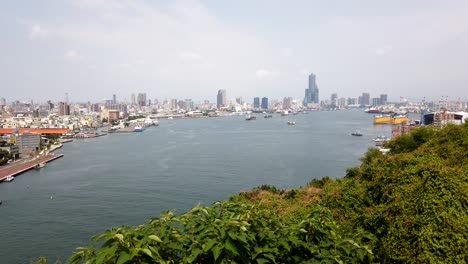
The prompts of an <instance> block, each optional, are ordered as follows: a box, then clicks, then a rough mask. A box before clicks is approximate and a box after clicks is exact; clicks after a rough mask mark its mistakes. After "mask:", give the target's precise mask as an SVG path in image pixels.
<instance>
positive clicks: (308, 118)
mask: <svg viewBox="0 0 468 264" xmlns="http://www.w3.org/2000/svg"><path fill="white" fill-rule="evenodd" d="M372 119H373V116H372V115H370V114H365V113H363V112H362V111H359V110H349V111H329V112H310V113H308V114H298V115H291V116H288V117H281V116H280V115H278V114H275V115H273V118H263V116H262V115H258V116H257V119H256V120H252V121H246V120H245V117H244V116H232V117H219V118H198V119H196V118H195V119H174V120H161V121H160V125H159V126H158V127H150V128H147V129H146V130H145V131H144V132H142V133H124V134H121V133H119V134H110V135H108V136H105V137H99V138H94V139H86V140H74V141H73V142H71V143H67V144H66V145H64V147H63V148H62V149H60V150H59V151H58V153H62V154H64V157H63V158H61V159H59V160H56V161H54V162H51V163H49V164H47V166H46V167H44V168H42V169H39V170H31V171H28V172H26V173H24V174H22V175H20V176H18V177H16V179H15V180H14V181H13V182H11V183H2V184H0V200H2V201H3V204H2V205H0V237H1V239H0V263H4V264H9V263H30V261H31V260H33V259H35V258H37V257H39V256H46V257H47V258H48V260H49V261H50V262H51V263H53V262H54V261H55V260H57V259H60V260H62V261H63V260H66V258H67V257H68V256H70V255H71V253H72V252H73V250H74V249H75V248H76V247H78V246H82V245H87V244H88V243H90V242H89V238H90V237H91V236H93V235H95V234H98V233H100V232H102V231H104V230H106V229H108V228H111V227H114V226H120V225H138V224H143V223H145V222H147V221H148V220H149V219H150V218H151V217H155V216H158V215H159V214H160V213H161V212H162V211H165V210H175V211H176V212H179V213H181V212H184V211H185V210H187V209H189V208H191V207H193V206H195V205H196V204H198V203H201V204H203V205H210V204H211V203H213V202H215V201H218V200H224V199H227V198H229V196H231V195H234V194H237V193H239V191H241V190H246V189H251V188H253V187H255V186H258V185H262V184H269V185H275V186H277V187H281V188H295V187H299V186H302V185H305V184H307V183H308V182H310V181H311V180H312V179H314V178H320V177H322V176H332V177H342V176H343V175H344V174H345V171H346V168H349V167H352V166H357V165H359V157H361V156H362V155H363V154H364V153H365V151H366V150H367V149H368V148H369V147H371V146H373V142H372V139H373V138H374V137H376V136H379V135H386V136H390V134H391V125H373V124H372ZM288 121H294V122H295V125H287V122H288ZM356 129H359V130H360V131H361V132H362V134H363V136H362V137H354V136H351V132H352V131H353V130H356Z"/></svg>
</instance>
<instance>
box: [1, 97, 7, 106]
mask: <svg viewBox="0 0 468 264" xmlns="http://www.w3.org/2000/svg"><path fill="white" fill-rule="evenodd" d="M5 105H6V99H5V98H3V97H2V98H0V106H5Z"/></svg>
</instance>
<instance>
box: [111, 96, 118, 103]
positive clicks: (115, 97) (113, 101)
mask: <svg viewBox="0 0 468 264" xmlns="http://www.w3.org/2000/svg"><path fill="white" fill-rule="evenodd" d="M112 103H113V104H116V103H117V96H116V95H115V94H113V95H112Z"/></svg>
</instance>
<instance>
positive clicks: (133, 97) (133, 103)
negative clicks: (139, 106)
mask: <svg viewBox="0 0 468 264" xmlns="http://www.w3.org/2000/svg"><path fill="white" fill-rule="evenodd" d="M130 101H131V102H130V103H131V104H132V105H136V97H135V94H132V97H131V100H130Z"/></svg>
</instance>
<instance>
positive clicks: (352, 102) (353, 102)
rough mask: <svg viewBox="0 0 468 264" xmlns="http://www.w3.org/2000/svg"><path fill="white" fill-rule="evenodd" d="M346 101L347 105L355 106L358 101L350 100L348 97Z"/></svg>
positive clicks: (355, 99)
mask: <svg viewBox="0 0 468 264" xmlns="http://www.w3.org/2000/svg"><path fill="white" fill-rule="evenodd" d="M347 101H348V105H356V104H358V99H357V98H351V97H349V98H348V100H347Z"/></svg>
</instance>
